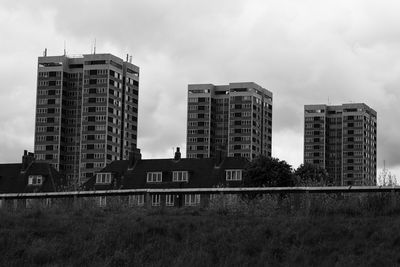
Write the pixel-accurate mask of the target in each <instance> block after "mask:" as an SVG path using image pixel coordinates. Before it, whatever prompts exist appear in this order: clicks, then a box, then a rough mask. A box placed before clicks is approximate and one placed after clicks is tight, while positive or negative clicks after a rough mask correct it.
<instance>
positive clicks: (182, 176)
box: [172, 171, 189, 182]
mask: <svg viewBox="0 0 400 267" xmlns="http://www.w3.org/2000/svg"><path fill="white" fill-rule="evenodd" d="M172 181H173V182H187V181H189V174H188V172H187V171H174V172H172Z"/></svg>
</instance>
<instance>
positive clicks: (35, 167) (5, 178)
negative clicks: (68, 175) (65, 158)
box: [0, 162, 64, 193]
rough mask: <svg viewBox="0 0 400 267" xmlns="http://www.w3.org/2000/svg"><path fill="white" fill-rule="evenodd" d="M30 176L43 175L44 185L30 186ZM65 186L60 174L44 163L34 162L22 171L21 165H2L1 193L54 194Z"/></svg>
mask: <svg viewBox="0 0 400 267" xmlns="http://www.w3.org/2000/svg"><path fill="white" fill-rule="evenodd" d="M29 175H42V176H43V178H44V179H43V184H42V185H28V179H29ZM63 184H64V179H63V177H62V176H61V175H60V174H59V172H58V171H57V170H56V169H54V168H53V167H51V166H50V164H48V163H44V162H32V163H31V164H30V165H29V166H28V167H27V169H26V171H23V170H22V164H21V163H7V164H0V193H29V192H54V191H58V190H60V186H61V185H63Z"/></svg>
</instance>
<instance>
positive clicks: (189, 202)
mask: <svg viewBox="0 0 400 267" xmlns="http://www.w3.org/2000/svg"><path fill="white" fill-rule="evenodd" d="M197 205H200V194H186V195H185V206H197Z"/></svg>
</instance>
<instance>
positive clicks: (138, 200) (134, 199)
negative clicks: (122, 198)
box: [128, 194, 144, 207]
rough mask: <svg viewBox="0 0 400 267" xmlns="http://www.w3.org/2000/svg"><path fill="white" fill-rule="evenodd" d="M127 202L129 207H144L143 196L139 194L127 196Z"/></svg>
mask: <svg viewBox="0 0 400 267" xmlns="http://www.w3.org/2000/svg"><path fill="white" fill-rule="evenodd" d="M128 202H129V206H131V207H132V206H143V205H144V195H143V194H140V195H133V196H129V199H128Z"/></svg>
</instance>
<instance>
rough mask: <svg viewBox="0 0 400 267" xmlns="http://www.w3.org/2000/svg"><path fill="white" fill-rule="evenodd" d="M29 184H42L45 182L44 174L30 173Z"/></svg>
mask: <svg viewBox="0 0 400 267" xmlns="http://www.w3.org/2000/svg"><path fill="white" fill-rule="evenodd" d="M28 184H29V185H42V184H43V176H42V175H29V177H28Z"/></svg>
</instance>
